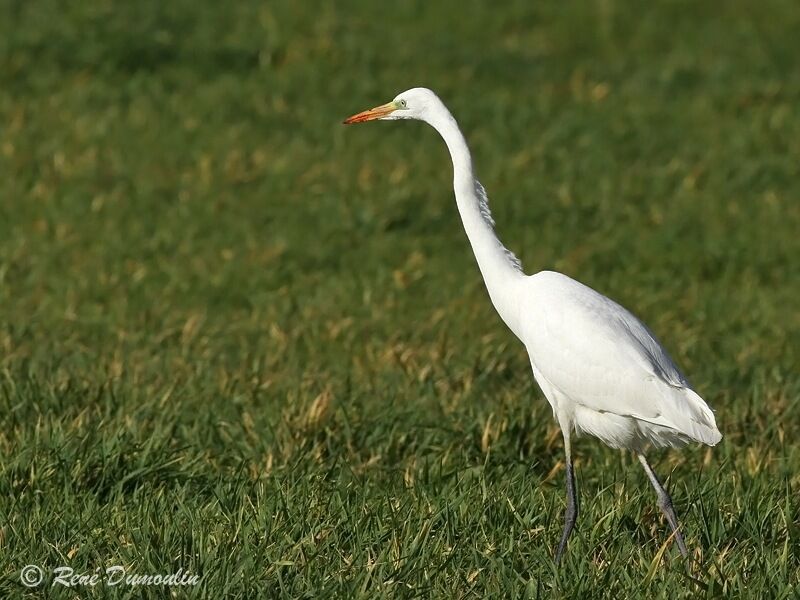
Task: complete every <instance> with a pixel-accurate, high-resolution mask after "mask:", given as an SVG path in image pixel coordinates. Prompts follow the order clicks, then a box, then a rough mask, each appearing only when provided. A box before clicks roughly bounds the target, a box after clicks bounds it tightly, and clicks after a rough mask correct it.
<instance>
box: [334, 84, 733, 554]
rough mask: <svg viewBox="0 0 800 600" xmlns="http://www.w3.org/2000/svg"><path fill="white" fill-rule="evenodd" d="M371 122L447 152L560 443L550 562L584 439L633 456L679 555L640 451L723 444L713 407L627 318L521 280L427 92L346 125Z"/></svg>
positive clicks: (578, 290) (456, 134)
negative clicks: (409, 127)
mask: <svg viewBox="0 0 800 600" xmlns="http://www.w3.org/2000/svg"><path fill="white" fill-rule="evenodd" d="M372 119H386V120H391V119H417V120H421V121H425V122H427V123H428V124H430V125H431V126H432V127H434V129H436V130H437V131H438V132H439V134H440V135H441V136H442V138H443V139H444V141H445V143H446V144H447V147H448V149H449V151H450V155H451V158H452V161H453V189H454V192H455V196H456V204H457V206H458V210H459V213H460V215H461V220H462V223H463V225H464V229H465V231H466V233H467V237H468V239H469V241H470V244H471V245H472V250H473V252H474V254H475V258H476V259H477V262H478V267H479V268H480V271H481V274H482V276H483V279H484V281H485V283H486V288H487V290H488V292H489V296H490V298H491V301H492V304H493V305H494V307H495V309H496V310H497V312H498V314H499V315H500V317H501V318H502V319H503V321H504V322H505V323H506V325H508V327H509V328H510V329H511V331H512V332H513V333H514V334H515V335H516V336H517V337H518V338H519V339H520V341H522V343H523V344H524V345H525V348H526V349H527V351H528V355H529V357H530V362H531V367H532V369H533V375H534V377H535V379H536V381H537V383H538V384H539V387H540V388H541V389H542V392H543V393H544V395H545V397H546V398H547V400H548V402H549V403H550V405H551V407H552V409H553V414H554V416H555V418H556V419H557V421H558V423H559V425H560V427H561V429H562V432H563V435H564V447H565V451H566V455H567V491H568V494H567V497H568V507H567V516H566V523H565V528H564V533H563V535H562V539H561V543H560V544H559V549H558V552H557V555H556V557H557V559H558V558H560V556H561V554H562V553H563V550H564V547H565V545H566V541H567V539H568V537H569V535H570V532H571V531H572V527H573V526H574V523H575V518H576V517H577V499H576V495H575V490H574V478H573V472H572V460H571V444H570V436H571V433H572V432H577V433H586V434H590V435H592V436H594V437H597V438H598V439H600V440H601V441H603V442H604V443H606V444H607V445H609V446H611V447H613V448H625V449H629V450H631V451H633V452H635V453H636V454H637V455H638V457H639V460H640V461H641V462H642V465H643V466H644V468H645V470H646V472H647V474H648V477H649V478H650V480H651V482H652V483H653V485H654V487H655V488H656V491H657V493H658V496H659V504H660V505H661V507H662V509H663V510H664V512H665V514H666V516H667V519H668V520H669V522H670V525H671V526H672V527H673V529H674V530H675V532H676V539H677V541H678V544H679V547H680V549H681V552H682V553H683V554H684V555H685V554H686V548H685V545H684V543H683V540H682V536H681V534H680V531H679V530H678V525H677V519H676V517H675V515H674V511H673V510H672V504H671V500H670V499H669V495H668V494H667V493H666V491H665V490H664V489H663V487H662V486H661V484H660V482H658V479H657V478H656V476H655V474H654V473H653V471H652V469H651V468H650V466H649V464H648V463H647V461H646V459H645V458H644V454H643V452H644V451H645V449H646V448H647V446H648V445H654V446H657V447H663V446H671V447H676V446H681V445H683V444H685V443H687V442H690V441H697V442H701V443H705V444H709V445H714V444H716V443H717V442H719V440H720V439H721V437H722V436H721V434H720V432H719V430H718V429H717V426H716V422H715V419H714V414H713V412H712V411H711V409H710V408H709V407H708V406H707V405H706V403H705V402H704V401H703V399H702V398H701V397H700V396H699V395H698V394H697V393H696V392H695V391H694V390H692V388H691V386H690V385H689V383H688V381H687V380H686V378H685V377H684V376H683V374H682V373H681V372H680V371H679V370H678V368H677V367H676V366H675V363H674V362H673V361H672V359H670V357H669V355H668V354H667V352H666V350H664V348H663V347H662V345H661V344H660V343H659V341H658V340H657V339H656V337H655V335H654V334H653V333H652V332H651V331H650V330H649V329H648V328H647V327H646V326H645V325H644V324H643V323H642V322H641V321H640V320H639V319H637V318H636V317H635V316H634V315H633V314H632V313H630V312H629V311H628V310H626V309H625V308H623V307H622V306H620V305H619V304H617V303H616V302H614V301H613V300H610V299H609V298H607V297H605V296H603V295H602V294H600V293H598V292H596V291H594V290H593V289H591V288H589V287H587V286H585V285H583V284H582V283H579V282H577V281H575V280H574V279H571V278H570V277H568V276H566V275H563V274H561V273H556V272H553V271H541V272H539V273H536V274H535V275H525V274H524V273H523V271H522V266H521V264H520V262H519V260H517V258H516V257H515V256H514V255H513V254H512V253H511V252H510V251H509V250H507V249H506V248H505V247H504V246H503V244H502V243H501V242H500V240H499V239H498V238H497V235H496V234H495V231H494V221H493V220H492V216H491V212H490V210H489V205H488V200H487V197H486V193H485V191H484V188H483V186H482V185H481V184H480V183H479V182H478V180H477V179H476V178H475V176H474V173H473V168H472V158H471V156H470V153H469V149H468V147H467V144H466V140H465V139H464V137H463V135H462V134H461V131H460V130H459V128H458V125H457V124H456V121H455V119H454V118H453V117H452V115H451V114H450V112H449V111H448V110H447V108H446V107H445V106H444V104H443V103H442V102H441V100H439V98H438V97H437V96H436V95H435V94H434V93H433V92H431V91H430V90H427V89H425V88H414V89H412V90H408V91H407V92H403V93H402V94H400V95H398V96H397V97H396V98H395V100H393V101H392V102H391V103H388V104H385V105H383V106H379V107H377V108H375V109H372V110H370V111H365V112H363V113H359V114H358V115H354V116H353V117H351V118H350V119H348V120H347V121H345V123H355V122H361V121H367V120H372Z"/></svg>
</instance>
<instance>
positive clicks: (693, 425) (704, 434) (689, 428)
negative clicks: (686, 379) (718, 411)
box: [664, 387, 722, 446]
mask: <svg viewBox="0 0 800 600" xmlns="http://www.w3.org/2000/svg"><path fill="white" fill-rule="evenodd" d="M670 396H671V398H670V400H672V402H669V403H668V404H669V408H671V410H667V411H665V412H664V417H666V419H665V420H666V421H668V422H669V423H670V426H671V427H673V428H674V429H677V430H678V431H680V432H681V433H683V434H685V435H687V436H689V437H691V438H692V439H694V440H696V441H698V442H701V443H703V444H707V445H709V446H716V445H717V444H718V443H719V441H720V440H721V439H722V434H721V433H720V431H719V429H717V421H716V419H715V418H714V413H713V411H712V410H711V409H710V408H709V407H708V404H706V402H705V400H703V399H702V398H701V397H700V396H699V395H698V394H697V393H696V392H695V391H694V390H692V389H691V388H688V387H679V388H671V394H670Z"/></svg>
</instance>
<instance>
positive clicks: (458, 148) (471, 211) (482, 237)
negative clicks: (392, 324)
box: [425, 105, 524, 335]
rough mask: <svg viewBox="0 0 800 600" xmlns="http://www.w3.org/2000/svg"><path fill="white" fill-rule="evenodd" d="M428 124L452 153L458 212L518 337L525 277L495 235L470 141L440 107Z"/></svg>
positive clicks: (493, 294) (498, 304)
mask: <svg viewBox="0 0 800 600" xmlns="http://www.w3.org/2000/svg"><path fill="white" fill-rule="evenodd" d="M425 120H426V121H427V122H428V123H429V124H430V125H431V126H432V127H433V128H434V129H436V131H438V132H439V135H441V136H442V139H444V141H445V143H446V144H447V148H448V150H450V157H451V158H452V160H453V191H454V192H455V196H456V204H457V205H458V212H459V214H460V215H461V222H462V223H463V224H464V230H465V231H466V233H467V237H468V238H469V242H470V244H471V246H472V251H473V253H474V254H475V258H476V259H477V261H478V267H479V268H480V271H481V275H482V276H483V280H484V282H485V283H486V289H487V290H488V291H489V297H490V298H491V300H492V304H493V305H494V307H495V309H497V312H498V313H499V314H500V317H501V318H502V319H503V321H505V323H506V325H508V326H509V327H510V328H511V330H512V331H514V333H516V334H517V335H519V333H518V321H519V317H518V315H517V295H516V290H517V285H516V284H517V283H518V282H519V281H520V280H521V278H522V277H523V276H524V274H523V272H522V265H521V264H520V262H519V260H518V259H517V257H516V256H514V254H513V253H512V252H511V251H510V250H508V249H507V248H506V247H505V246H503V244H502V243H501V242H500V240H499V239H498V237H497V234H496V233H495V231H494V220H493V219H492V213H491V212H490V211H489V203H488V198H487V197H486V192H485V190H484V189H483V186H482V185H481V184H480V182H479V181H478V180H477V179H476V178H475V176H474V174H473V170H472V157H471V155H470V152H469V148H468V147H467V141H466V140H465V139H464V135H463V134H462V133H461V130H460V129H459V128H458V124H457V123H456V120H455V119H454V118H453V115H451V114H450V112H449V111H448V110H447V109H446V108H445V107H444V105H441V106H439V107H437V108H436V109H435V110H432V111H431V112H430V113H429V114H427V115H426V118H425Z"/></svg>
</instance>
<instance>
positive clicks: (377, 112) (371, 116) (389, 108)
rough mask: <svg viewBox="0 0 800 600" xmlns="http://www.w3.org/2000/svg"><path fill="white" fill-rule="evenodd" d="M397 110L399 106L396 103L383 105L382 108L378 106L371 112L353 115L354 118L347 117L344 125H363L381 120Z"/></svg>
mask: <svg viewBox="0 0 800 600" xmlns="http://www.w3.org/2000/svg"><path fill="white" fill-rule="evenodd" d="M396 110H397V106H396V105H395V103H394V102H388V103H387V104H381V105H380V106H376V107H375V108H370V109H369V110H365V111H364V112H360V113H358V114H357V115H353V116H352V117H347V118H346V119H345V120H344V124H345V125H350V124H351V123H363V122H364V121H374V120H375V119H380V118H381V117H385V116H387V115H390V114H391V113H393V112H394V111H396Z"/></svg>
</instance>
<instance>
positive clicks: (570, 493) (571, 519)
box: [556, 428, 578, 564]
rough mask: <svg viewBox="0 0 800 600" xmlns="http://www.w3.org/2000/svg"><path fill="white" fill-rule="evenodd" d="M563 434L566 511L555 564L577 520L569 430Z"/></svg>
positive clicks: (559, 559) (576, 499)
mask: <svg viewBox="0 0 800 600" xmlns="http://www.w3.org/2000/svg"><path fill="white" fill-rule="evenodd" d="M563 432H564V451H565V453H566V458H567V510H566V511H565V512H564V533H562V534H561V541H560V542H559V544H558V550H556V564H558V563H559V562H560V561H561V556H562V555H563V554H564V550H565V549H566V547H567V540H568V539H569V535H570V534H571V533H572V529H573V528H574V527H575V521H576V520H577V518H578V497H577V495H576V494H575V472H574V471H573V468H572V449H571V447H570V441H569V429H568V428H567V429H563Z"/></svg>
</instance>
